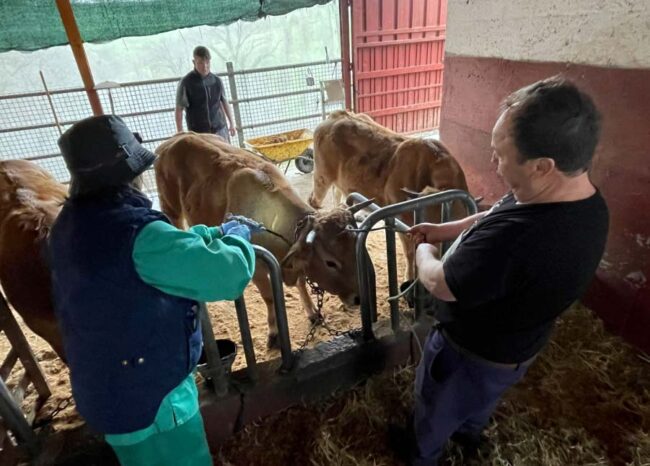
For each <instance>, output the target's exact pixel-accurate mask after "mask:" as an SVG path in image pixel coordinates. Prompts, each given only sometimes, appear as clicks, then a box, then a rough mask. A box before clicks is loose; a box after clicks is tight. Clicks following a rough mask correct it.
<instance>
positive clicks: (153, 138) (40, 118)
mask: <svg viewBox="0 0 650 466" xmlns="http://www.w3.org/2000/svg"><path fill="white" fill-rule="evenodd" d="M219 76H220V77H221V78H222V81H223V84H224V89H225V92H226V96H227V98H228V99H229V100H230V101H231V105H232V106H233V109H234V107H238V109H237V110H238V111H239V113H240V116H241V126H239V127H238V129H239V130H240V131H241V132H242V134H243V137H244V140H246V139H250V138H253V137H257V136H265V135H269V134H276V133H280V132H284V131H290V130H293V129H298V128H306V129H311V130H313V129H314V128H315V127H316V126H317V125H318V123H320V121H322V116H321V115H322V109H323V108H322V105H323V104H322V102H321V94H320V82H321V81H325V80H331V79H340V77H341V64H340V60H331V61H327V62H325V61H323V62H313V63H302V64H297V65H288V66H279V67H272V68H260V69H257V70H239V71H238V70H233V71H232V72H231V73H230V74H229V73H220V74H219ZM179 80H180V78H172V79H161V80H155V81H143V82H132V83H122V84H116V86H115V87H110V88H103V87H104V86H99V88H98V90H97V93H98V95H99V98H100V100H101V102H102V106H103V108H104V110H105V111H106V112H107V113H114V114H116V115H120V116H122V117H123V118H124V120H125V121H126V123H127V125H128V126H129V127H130V128H131V129H132V130H133V131H137V132H139V133H140V135H141V136H142V137H143V139H144V143H145V146H146V147H147V148H148V149H150V150H155V148H156V147H157V146H158V144H160V142H161V141H163V140H165V139H167V138H169V137H170V136H172V135H173V134H175V133H176V124H175V121H174V108H175V99H176V88H177V86H178V82H179ZM231 82H233V83H234V85H235V86H236V88H237V97H238V99H237V100H236V101H232V94H233V92H232V90H231V89H230V83H231ZM49 94H50V98H51V104H50V102H49V100H48V95H47V94H46V93H45V92H35V93H29V94H16V95H5V96H0V160H10V159H27V160H32V161H34V162H36V163H38V164H39V165H41V166H43V167H44V168H45V169H46V170H48V171H49V172H51V173H52V174H53V175H54V176H55V177H56V179H57V180H59V181H61V182H68V181H69V178H70V176H69V173H68V171H67V169H66V167H65V163H64V162H63V159H62V158H61V154H60V151H59V148H58V146H57V143H56V141H57V139H58V137H59V135H60V132H62V131H65V130H66V129H67V128H69V127H70V125H72V124H73V123H74V122H76V121H79V120H81V119H83V118H86V117H88V116H91V115H92V111H91V108H90V104H89V103H88V99H87V97H86V93H85V91H84V90H83V89H60V90H52V91H50V93H49ZM339 108H343V103H332V104H327V105H326V106H325V110H326V112H331V111H333V110H335V109H339ZM233 119H234V115H233ZM57 122H58V125H57ZM233 143H236V140H233ZM145 190H147V191H148V192H155V191H156V188H155V180H154V178H153V174H152V173H146V174H145Z"/></svg>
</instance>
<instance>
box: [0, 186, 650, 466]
mask: <svg viewBox="0 0 650 466" xmlns="http://www.w3.org/2000/svg"><path fill="white" fill-rule="evenodd" d="M290 178H291V179H292V181H293V182H294V184H295V185H296V186H297V187H298V190H299V192H300V193H301V194H302V195H304V196H305V197H306V195H307V194H308V193H309V191H310V188H311V181H310V176H301V175H298V174H295V173H294V174H292V175H291V176H290ZM369 250H370V254H371V257H372V258H373V262H374V263H375V268H376V275H377V282H378V284H377V294H378V303H379V304H380V305H379V320H380V321H382V320H383V321H385V320H386V319H387V318H388V317H387V316H388V306H387V303H386V297H387V286H386V282H387V281H386V266H385V263H386V254H385V248H384V234H383V232H375V233H373V234H371V236H370V239H369ZM398 253H399V257H398V271H399V274H400V278H402V277H403V270H404V261H403V258H402V254H401V248H400V246H399V244H398ZM285 295H286V304H287V313H288V319H289V325H290V335H291V340H292V346H293V347H294V348H297V347H298V346H299V345H300V343H301V342H302V341H303V340H304V338H305V336H306V334H307V332H308V331H309V329H310V324H309V321H308V320H307V318H306V316H305V314H304V312H303V310H302V309H301V308H300V304H299V300H298V295H297V292H296V290H295V289H292V288H287V289H285ZM245 299H246V304H247V307H248V314H249V321H250V326H251V331H252V334H253V340H254V344H255V351H256V356H257V359H258V360H261V361H263V360H268V359H272V358H276V357H278V356H279V354H278V352H277V351H268V350H267V349H266V335H267V332H268V329H267V325H266V307H265V305H264V303H263V301H262V300H261V298H260V297H259V296H258V294H257V291H256V289H255V288H254V287H252V286H251V287H249V288H248V289H247V290H246V293H245ZM209 311H210V315H211V319H212V322H213V328H214V331H215V334H216V335H217V337H227V338H230V339H232V340H234V341H236V342H238V345H239V348H238V349H239V351H238V356H237V360H236V361H235V368H238V367H243V366H244V364H245V361H244V358H243V351H242V347H241V344H240V343H239V342H240V340H241V339H240V335H239V329H238V325H237V320H236V314H235V309H234V305H233V304H232V303H215V304H210V305H209ZM324 315H325V317H326V320H327V322H328V323H329V324H330V325H331V326H332V327H333V328H335V329H337V330H348V329H351V328H356V327H359V326H360V318H359V314H358V313H357V312H346V311H345V310H344V309H343V308H342V306H340V302H339V301H338V299H337V298H335V297H332V296H326V298H325V305H324ZM21 325H22V323H21ZM23 328H24V329H25V327H24V325H23ZM25 334H26V337H27V339H28V341H29V343H30V345H31V346H32V348H33V350H34V353H35V354H36V357H37V359H38V360H39V361H40V363H41V365H42V368H43V371H44V372H45V375H46V378H47V381H48V383H49V384H50V387H51V389H52V397H51V398H50V399H49V400H48V402H47V403H46V405H45V407H44V408H43V409H42V410H41V412H40V413H39V416H38V418H39V419H40V420H42V421H44V422H46V423H48V424H49V428H50V429H52V430H54V431H55V432H61V431H67V432H70V435H74V434H73V433H74V432H77V431H78V430H79V429H78V428H79V427H80V426H81V425H82V424H83V421H82V420H81V419H80V418H79V416H78V414H77V412H76V411H75V410H74V405H71V406H68V407H67V408H65V409H63V410H62V411H61V412H59V413H57V414H56V416H55V417H54V419H53V420H51V422H48V421H50V420H49V416H50V415H51V413H52V412H53V411H54V410H56V409H57V407H60V406H64V405H65V404H66V403H67V401H68V400H69V399H70V386H69V381H68V370H67V368H66V367H65V366H64V365H63V364H62V363H61V362H60V361H59V360H58V358H57V357H56V355H55V354H54V352H53V351H52V350H51V349H49V347H48V346H47V345H46V344H45V343H44V342H43V341H42V340H41V339H40V338H38V337H36V336H35V335H34V334H32V333H31V332H30V331H29V330H27V329H25ZM316 336H317V338H316V340H315V341H323V340H327V339H329V338H330V337H329V335H328V334H327V332H326V331H325V330H323V329H320V330H319V331H318V332H317V334H316ZM8 350H9V347H8V343H7V341H6V338H5V337H4V336H3V337H1V338H0V356H3V355H5V354H6V353H7V352H8ZM412 383H413V368H412V367H405V368H402V369H400V370H398V371H396V372H395V373H392V374H384V375H382V376H379V377H376V378H373V379H371V380H370V381H368V382H367V383H366V384H363V385H362V386H359V387H357V388H355V389H353V390H350V391H348V392H345V393H341V394H337V395H336V396H334V395H333V396H332V397H331V398H330V399H328V400H325V401H323V402H322V403H318V404H314V405H310V406H300V407H296V408H292V409H289V410H287V411H286V412H284V413H281V414H278V415H275V416H272V417H271V418H268V419H264V420H261V421H259V423H257V424H255V425H253V426H249V427H247V428H246V429H245V430H244V431H242V432H241V433H240V434H238V435H237V436H236V437H235V438H233V439H232V440H231V441H229V442H228V443H227V444H226V445H225V446H223V447H222V448H221V449H220V451H219V459H218V464H224V465H265V466H266V465H294V464H295V465H309V464H311V465H390V464H399V462H398V461H397V460H396V458H395V457H394V455H393V454H392V453H391V452H390V450H389V449H388V447H387V442H386V426H387V423H388V422H389V421H401V420H403V419H404V415H405V412H406V410H407V409H408V407H409V406H410V404H411V389H412ZM649 387H650V358H648V357H647V356H646V355H643V354H639V353H637V352H635V351H634V350H633V349H632V348H630V347H629V346H628V345H626V344H625V343H623V342H621V341H620V340H619V339H618V338H615V337H613V336H611V335H609V334H608V333H607V332H605V331H604V330H603V328H602V325H601V323H600V321H599V320H598V319H597V318H596V317H594V316H593V315H592V314H591V313H590V312H589V311H588V310H586V309H584V308H582V307H581V306H576V307H575V308H574V309H572V310H571V311H570V312H568V313H567V314H566V316H565V317H564V318H563V319H562V322H561V323H560V325H559V326H558V330H557V332H556V334H555V336H554V338H553V341H552V342H551V344H550V345H549V347H548V348H547V350H546V351H545V352H544V354H543V355H542V356H541V357H540V358H539V360H538V361H537V362H536V363H535V365H534V366H533V368H532V369H531V371H530V372H529V374H528V375H527V377H526V378H525V380H524V382H523V383H522V384H520V385H519V386H518V387H516V388H515V389H514V390H512V391H511V392H510V393H509V394H508V396H507V397H506V398H505V400H504V402H503V403H502V404H501V406H500V407H499V409H498V411H497V413H496V415H495V417H494V420H493V422H492V424H491V426H490V429H489V430H488V437H489V440H490V442H489V444H488V445H487V446H485V447H483V448H482V449H481V450H480V452H479V453H478V456H477V457H474V458H473V459H472V458H468V457H467V456H466V453H467V452H463V451H462V450H460V449H459V448H457V447H452V448H451V449H450V451H449V454H448V456H447V459H446V463H447V464H494V465H497V464H498V465H507V464H512V465H569V464H571V465H574V464H575V465H578V464H580V465H587V464H590V465H607V464H616V465H624V464H629V465H635V466H640V465H650V388H649ZM32 397H33V394H32ZM28 399H29V398H28ZM68 448H69V447H67V446H66V447H65V448H63V447H62V444H60V445H59V448H57V447H56V446H54V447H52V454H51V456H52V457H54V456H59V457H60V458H64V457H68V458H70V457H71V455H70V453H71V452H69V451H67V452H66V451H61V450H62V449H63V450H67V449H68ZM84 448H85V447H84ZM86 450H87V454H85V455H83V456H79V455H76V456H75V455H72V457H73V458H74V459H68V460H64V459H61V460H59V461H57V462H56V464H61V465H63V464H66V465H84V466H90V465H113V464H116V463H115V460H114V458H113V457H112V455H111V453H110V451H109V450H107V449H106V447H105V446H104V445H101V444H98V445H94V446H89V447H88V448H86ZM65 453H67V454H65ZM0 463H1V461H0ZM47 463H52V461H46V462H44V463H42V464H47Z"/></svg>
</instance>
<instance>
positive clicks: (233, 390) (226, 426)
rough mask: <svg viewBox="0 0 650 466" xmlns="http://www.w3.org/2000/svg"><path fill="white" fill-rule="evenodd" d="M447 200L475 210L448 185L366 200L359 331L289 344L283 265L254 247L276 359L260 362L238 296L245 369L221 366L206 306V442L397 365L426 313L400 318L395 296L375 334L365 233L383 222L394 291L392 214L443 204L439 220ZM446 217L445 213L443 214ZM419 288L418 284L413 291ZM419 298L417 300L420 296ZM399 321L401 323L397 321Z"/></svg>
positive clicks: (354, 199) (426, 320)
mask: <svg viewBox="0 0 650 466" xmlns="http://www.w3.org/2000/svg"><path fill="white" fill-rule="evenodd" d="M366 200H367V199H366V198H365V197H363V196H362V195H360V194H358V193H354V194H351V195H350V196H349V197H348V204H353V203H360V202H363V201H366ZM452 201H461V202H462V203H464V205H465V206H466V208H467V211H468V214H469V215H472V214H474V213H476V211H477V207H476V203H475V201H474V199H473V198H472V196H470V195H469V194H468V193H466V192H464V191H460V190H449V191H445V192H442V193H435V194H431V195H429V196H424V197H421V198H417V199H411V200H408V201H404V202H401V203H398V204H394V205H390V206H386V207H382V208H380V207H379V206H377V205H376V204H371V205H370V206H369V207H368V208H369V209H370V210H371V211H372V213H371V214H370V215H369V216H368V217H367V218H366V219H365V220H364V221H363V222H362V224H361V226H360V227H359V230H360V231H359V233H358V236H357V245H356V255H357V267H358V268H357V277H358V280H359V295H360V297H361V309H360V311H361V323H362V328H361V331H359V332H355V331H351V332H347V333H345V334H343V335H339V336H336V337H334V338H333V339H331V340H330V341H327V342H322V343H319V344H317V345H316V346H315V347H314V348H309V349H305V350H301V351H296V352H292V351H291V341H290V335H289V330H288V325H287V317H286V310H285V307H284V291H283V285H282V279H281V272H280V267H279V264H278V262H277V260H276V259H275V257H274V256H273V255H272V254H271V253H269V252H268V251H267V250H266V249H264V248H261V247H257V246H256V247H255V252H256V257H257V258H258V259H261V260H262V261H264V263H265V264H266V265H267V266H268V268H269V272H270V278H271V283H272V288H273V296H274V301H275V304H276V306H275V313H276V320H277V323H278V332H279V342H280V351H281V358H280V359H279V360H277V359H276V360H271V361H266V362H262V363H257V362H256V361H255V356H254V349H253V344H252V340H251V338H250V329H249V328H248V321H247V319H246V306H245V303H244V301H243V298H239V299H238V300H237V302H236V308H237V316H238V320H239V325H240V330H241V336H242V342H243V346H244V354H245V356H246V368H244V369H241V370H238V371H235V372H233V373H231V374H228V373H226V371H225V370H224V368H223V367H222V366H221V362H220V355H219V353H218V349H217V347H216V345H215V343H214V336H213V334H212V327H211V325H210V323H209V317H208V315H207V312H206V311H205V308H204V309H203V312H202V313H201V314H202V319H204V322H203V328H204V340H205V344H206V352H207V354H208V366H209V369H208V370H209V371H210V372H211V374H212V379H213V384H212V388H211V389H206V388H205V387H204V389H203V390H202V411H203V416H204V419H205V427H206V432H207V434H208V438H209V440H210V442H211V443H212V442H214V443H215V444H218V443H220V442H222V441H223V440H224V439H226V438H227V437H229V436H230V435H232V434H233V433H234V432H236V431H237V430H239V429H240V428H241V427H242V426H244V425H246V424H248V423H250V422H253V421H255V420H256V419H258V418H260V417H263V416H267V415H269V414H272V413H275V412H277V411H280V410H282V409H285V408H287V407H289V406H291V405H293V404H297V403H300V402H304V401H306V400H310V399H317V398H319V397H323V396H327V395H330V394H331V393H333V392H334V391H335V390H338V389H341V388H345V387H350V386H352V385H353V384H355V383H358V382H360V381H362V380H364V379H366V378H368V377H369V376H371V375H372V374H374V373H377V372H380V371H382V370H385V369H387V368H391V367H394V366H397V365H400V364H404V363H405V362H406V361H407V360H408V359H409V358H410V357H412V354H413V352H412V344H413V342H412V340H411V339H412V334H413V333H415V334H416V335H418V336H419V337H422V336H424V334H425V333H426V332H427V331H428V329H429V328H430V326H431V317H430V316H428V315H426V314H425V313H423V312H421V309H420V308H419V306H418V305H417V304H416V312H415V316H416V322H415V324H414V325H413V326H410V325H409V326H406V327H405V326H404V325H401V324H400V312H399V309H398V303H397V301H395V300H392V301H391V303H390V321H391V326H390V328H387V329H384V330H382V332H380V333H376V330H375V329H374V328H373V323H374V322H376V321H377V312H376V309H377V299H376V283H375V279H374V267H373V264H372V261H371V259H370V256H369V255H368V252H367V249H366V239H367V237H368V234H369V232H370V231H371V230H372V229H373V228H374V227H375V225H376V224H377V223H378V222H381V221H384V222H385V225H386V226H387V227H386V228H385V230H386V243H387V267H388V283H389V291H390V295H391V296H395V295H397V293H398V291H397V290H398V283H397V261H396V254H395V243H396V242H395V234H396V233H399V232H402V233H403V232H405V231H406V229H407V228H408V227H407V226H406V225H405V224H404V223H402V222H401V221H399V220H397V219H396V217H397V216H398V215H400V214H402V213H405V212H411V211H415V213H416V214H417V212H418V211H423V210H424V209H425V208H426V207H430V206H434V205H440V204H442V207H443V219H444V218H445V213H447V214H448V212H449V209H447V208H445V205H449V204H450V203H451V202H452ZM446 218H448V215H447V216H446ZM416 295H417V291H416ZM418 301H419V300H416V303H418ZM402 324H403V323H402Z"/></svg>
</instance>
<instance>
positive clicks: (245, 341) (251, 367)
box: [235, 296, 257, 380]
mask: <svg viewBox="0 0 650 466" xmlns="http://www.w3.org/2000/svg"><path fill="white" fill-rule="evenodd" d="M235 309H236V310H237V321H238V322H239V332H240V333H241V342H242V345H243V346H244V356H245V357H246V372H247V373H248V377H249V378H250V379H251V380H257V361H256V360H255V347H254V346H253V338H252V337H251V328H250V325H249V323H248V311H246V302H245V301H244V297H243V296H240V297H239V298H237V299H236V300H235Z"/></svg>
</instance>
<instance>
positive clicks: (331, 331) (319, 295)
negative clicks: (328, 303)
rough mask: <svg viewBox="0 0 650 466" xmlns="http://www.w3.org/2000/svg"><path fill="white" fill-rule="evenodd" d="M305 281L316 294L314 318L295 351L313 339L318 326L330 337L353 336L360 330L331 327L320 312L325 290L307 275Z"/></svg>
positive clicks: (302, 348) (299, 350)
mask: <svg viewBox="0 0 650 466" xmlns="http://www.w3.org/2000/svg"><path fill="white" fill-rule="evenodd" d="M305 282H306V283H307V285H309V288H310V289H311V292H312V294H313V295H314V296H316V320H314V321H313V322H312V324H311V328H310V329H309V332H308V333H307V336H306V337H305V340H304V341H303V342H302V343H301V344H300V346H299V347H298V349H297V350H296V352H298V353H300V352H302V351H303V350H304V349H305V347H306V346H307V345H308V344H309V343H310V342H311V341H312V340H313V339H314V337H315V336H316V330H318V327H322V328H324V329H325V331H327V333H328V335H330V336H332V337H338V336H341V335H350V337H352V338H354V337H355V336H356V335H357V334H358V333H359V332H360V331H361V328H355V329H351V330H336V329H335V328H332V327H331V326H330V325H329V324H328V323H327V321H326V320H325V316H323V312H322V311H323V300H324V298H325V290H323V289H322V288H321V287H320V286H318V285H317V284H316V283H314V282H313V281H312V280H311V279H310V278H309V277H305Z"/></svg>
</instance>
